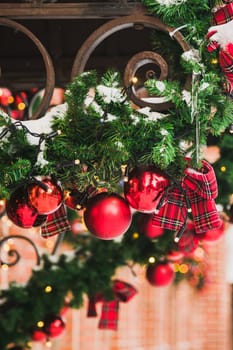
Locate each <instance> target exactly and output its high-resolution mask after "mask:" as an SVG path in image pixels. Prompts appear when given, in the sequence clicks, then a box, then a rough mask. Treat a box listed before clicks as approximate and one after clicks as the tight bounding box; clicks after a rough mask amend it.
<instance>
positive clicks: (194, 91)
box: [191, 71, 201, 167]
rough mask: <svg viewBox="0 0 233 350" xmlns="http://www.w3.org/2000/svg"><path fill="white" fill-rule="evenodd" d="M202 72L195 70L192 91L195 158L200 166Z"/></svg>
mask: <svg viewBox="0 0 233 350" xmlns="http://www.w3.org/2000/svg"><path fill="white" fill-rule="evenodd" d="M200 77H201V72H200V71H199V72H195V71H193V74H192V91H191V123H194V121H195V145H196V150H195V158H196V165H197V167H198V165H199V163H200V120H199V114H198V88H199V82H200Z"/></svg>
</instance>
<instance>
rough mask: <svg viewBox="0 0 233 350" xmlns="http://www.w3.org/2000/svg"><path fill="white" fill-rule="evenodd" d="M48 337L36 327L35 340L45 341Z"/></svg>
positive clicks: (33, 338) (33, 334) (33, 337)
mask: <svg viewBox="0 0 233 350" xmlns="http://www.w3.org/2000/svg"><path fill="white" fill-rule="evenodd" d="M46 339H47V335H46V334H45V333H44V332H43V331H42V330H40V329H35V330H34V331H33V333H32V340H33V341H45V340H46Z"/></svg>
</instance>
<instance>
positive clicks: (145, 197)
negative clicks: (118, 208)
mask: <svg viewBox="0 0 233 350" xmlns="http://www.w3.org/2000/svg"><path fill="white" fill-rule="evenodd" d="M169 183H170V181H169V178H168V176H167V175H166V174H165V173H164V172H162V171H161V170H160V169H157V168H156V167H154V166H147V167H136V168H134V169H133V170H132V171H131V172H130V173H129V176H128V181H127V182H125V184H124V195H125V198H126V199H127V201H128V202H129V204H130V206H131V207H132V208H134V209H136V210H137V211H141V212H146V213H152V212H154V211H155V209H156V208H157V206H158V204H159V201H160V199H161V197H162V195H163V194H164V190H165V188H167V187H168V186H169Z"/></svg>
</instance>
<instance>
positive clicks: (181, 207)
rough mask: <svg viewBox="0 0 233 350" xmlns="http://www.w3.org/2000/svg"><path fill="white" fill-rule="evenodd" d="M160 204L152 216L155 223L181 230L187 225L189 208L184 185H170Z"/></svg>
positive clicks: (155, 224)
mask: <svg viewBox="0 0 233 350" xmlns="http://www.w3.org/2000/svg"><path fill="white" fill-rule="evenodd" d="M159 206H161V209H159ZM159 206H158V211H156V212H155V214H154V215H153V218H152V222H153V225H154V226H159V227H162V228H164V229H167V230H171V231H175V232H177V233H178V232H180V230H182V229H183V227H184V226H185V223H186V220H187V211H188V208H189V203H188V199H187V198H186V194H185V192H184V191H183V189H182V187H181V186H179V185H178V184H174V185H172V186H170V187H169V188H168V189H167V191H165V193H164V198H163V199H162V200H161V202H160V204H159Z"/></svg>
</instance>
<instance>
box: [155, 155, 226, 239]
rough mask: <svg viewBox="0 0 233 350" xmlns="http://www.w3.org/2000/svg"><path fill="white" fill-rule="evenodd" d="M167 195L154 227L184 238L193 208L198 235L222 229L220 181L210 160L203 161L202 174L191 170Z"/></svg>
mask: <svg viewBox="0 0 233 350" xmlns="http://www.w3.org/2000/svg"><path fill="white" fill-rule="evenodd" d="M165 195H166V196H167V201H166V202H165V204H163V203H161V208H160V209H159V208H158V209H159V210H158V211H157V212H155V213H154V215H153V218H152V222H153V225H154V226H160V227H162V228H164V229H168V230H172V231H175V232H176V237H178V238H180V236H181V235H182V233H183V232H184V230H185V227H186V222H187V218H188V212H189V211H190V209H191V212H192V218H193V222H194V225H195V230H196V233H197V234H198V233H203V232H205V231H207V230H211V229H215V228H218V227H220V226H221V224H222V220H221V218H220V216H219V214H218V211H217V208H216V204H215V201H214V199H215V198H216V197H217V195H218V187H217V181H216V177H215V173H214V170H213V168H212V166H211V165H210V164H209V163H208V162H207V161H205V160H203V161H202V169H200V171H196V170H194V169H192V168H190V167H187V168H186V169H185V173H184V177H183V178H182V180H181V183H180V186H178V185H177V184H174V185H173V187H171V189H170V191H168V193H167V194H165Z"/></svg>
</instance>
